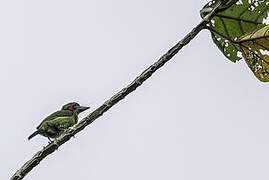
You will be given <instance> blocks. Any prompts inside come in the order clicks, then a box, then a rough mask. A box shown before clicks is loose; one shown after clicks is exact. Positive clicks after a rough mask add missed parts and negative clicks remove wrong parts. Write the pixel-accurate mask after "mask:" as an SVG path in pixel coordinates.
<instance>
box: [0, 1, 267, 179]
mask: <svg viewBox="0 0 269 180" xmlns="http://www.w3.org/2000/svg"><path fill="white" fill-rule="evenodd" d="M206 2H207V1H206V0H188V1H180V0H158V1H156V0H147V1H145V0H127V1H126V0H91V1H87V0H76V1H72V0H47V1H40V0H39V1H37V0H25V1H22V0H9V1H1V6H0V22H1V28H0V39H1V41H0V59H1V66H0V83H1V93H0V99H1V103H0V109H1V122H2V123H1V131H0V136H1V138H2V141H1V148H0V160H1V162H0V179H9V178H10V177H11V176H12V175H13V173H15V171H16V170H17V169H18V168H20V167H21V165H22V164H23V163H25V162H26V161H27V160H29V159H30V158H31V157H32V156H33V155H34V154H35V153H36V152H37V151H38V150H40V149H41V148H42V147H43V146H45V145H47V142H48V141H47V139H46V138H44V137H41V136H38V137H35V138H34V139H32V140H31V141H28V140H27V137H28V136H29V135H30V134H31V133H32V132H33V131H34V130H35V128H36V126H37V125H38V124H39V123H40V121H42V120H43V118H45V117H46V116H47V115H49V114H50V113H52V112H54V111H56V110H58V109H60V108H61V106H62V105H63V104H65V103H67V102H70V101H77V102H79V103H80V104H82V105H89V106H91V110H90V111H92V110H94V109H95V108H97V107H98V106H99V105H101V104H102V103H103V102H104V101H105V100H107V99H108V98H110V97H111V96H112V95H113V94H115V93H116V92H117V91H119V90H120V89H121V88H123V87H125V86H126V85H127V84H128V83H129V82H131V81H132V80H133V79H134V78H135V77H136V76H137V75H138V74H140V73H141V72H142V71H143V70H144V69H145V68H147V67H148V66H149V65H150V64H152V63H153V62H155V61H156V60H157V59H158V58H159V57H160V56H161V55H162V54H163V53H165V52H166V51H167V50H168V49H169V48H170V47H172V45H174V44H175V43H176V42H177V41H178V40H180V39H181V38H183V37H184V36H185V34H186V33H188V32H189V31H190V30H191V29H192V28H193V27H194V26H195V25H196V24H198V23H199V22H200V20H201V19H200V17H199V10H200V9H201V8H202V7H203V5H204V4H206ZM268 92H269V83H267V84H265V83H261V82H259V81H258V80H257V79H256V78H255V77H254V75H253V74H252V72H251V71H250V69H249V68H248V67H247V65H246V64H245V62H244V61H240V62H238V63H236V64H234V63H232V62H230V61H229V60H228V59H226V58H225V57H224V56H223V55H222V54H221V52H220V51H219V50H218V48H217V47H216V46H215V45H214V44H213V42H212V40H211V39H210V35H209V33H208V32H207V31H203V32H201V33H200V34H199V35H198V37H197V38H195V39H194V40H193V41H192V42H191V43H190V44H189V45H188V46H186V47H184V48H183V49H182V51H180V53H178V54H177V55H176V56H175V57H174V58H173V60H172V61H171V62H169V63H168V64H166V65H165V66H164V67H163V68H162V69H161V70H160V71H158V72H156V74H154V76H152V77H151V78H150V79H149V80H148V81H146V83H144V84H143V85H142V87H140V88H138V89H137V91H135V92H134V93H132V94H131V95H129V96H128V97H127V98H125V99H124V100H123V101H121V102H120V103H118V104H117V105H116V106H114V107H113V108H112V109H111V110H109V111H108V112H107V113H105V114H104V116H102V117H101V118H99V119H98V120H96V121H95V122H94V123H93V124H91V125H90V126H89V127H88V128H86V129H85V130H84V131H82V132H81V133H79V134H77V135H76V138H72V139H71V140H70V141H69V142H68V143H66V144H65V145H63V146H62V147H60V149H59V150H58V151H57V152H55V153H53V154H52V155H50V156H49V157H47V158H46V159H45V160H43V161H42V162H41V164H40V165H38V166H37V167H36V168H34V169H33V170H32V171H31V172H30V173H29V174H28V175H27V177H26V178H25V179H27V180H47V179H70V180H71V179H92V180H107V179H112V180H114V179H117V180H126V179H128V180H138V179H139V180H148V179H154V180H163V179H169V180H179V179H180V180H216V179H217V180H227V179H229V180H239V179H244V180H253V179H259V180H268V179H269V174H268V170H269V153H268V152H269V131H268V128H269V121H268V120H269V117H268V107H269V106H268V102H269V96H268ZM90 111H87V112H85V113H83V114H82V115H81V116H80V117H83V116H86V115H87V114H88V113H89V112H90Z"/></svg>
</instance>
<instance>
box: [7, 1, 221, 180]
mask: <svg viewBox="0 0 269 180" xmlns="http://www.w3.org/2000/svg"><path fill="white" fill-rule="evenodd" d="M219 5H220V4H219ZM216 10H217V8H215V9H214V11H213V12H211V13H210V15H209V16H207V18H206V20H203V21H202V22H201V23H199V24H198V25H197V26H196V27H195V28H193V30H192V31H191V32H190V33H189V34H187V35H186V36H185V37H184V38H183V39H182V40H181V41H179V42H178V43H177V44H176V45H175V46H174V47H172V48H171V49H170V50H169V51H168V52H167V53H166V54H164V55H163V56H162V57H161V58H160V59H159V60H158V61H157V62H155V63H154V64H152V65H151V66H150V67H149V68H147V69H146V70H145V71H144V72H143V73H142V74H141V75H139V76H138V77H137V78H135V80H134V81H133V82H131V83H130V84H129V85H128V86H127V87H125V88H123V89H122V90H121V91H119V92H118V93H117V94H116V95H114V96H113V97H111V98H110V99H109V100H107V101H106V102H105V103H104V104H103V105H101V106H100V107H99V108H97V109H96V110H95V111H93V112H92V113H91V114H89V115H88V116H87V117H85V118H83V119H82V120H81V121H80V122H79V123H78V124H76V125H75V126H73V127H72V129H68V130H67V131H66V132H64V133H63V134H62V135H61V136H60V137H59V138H57V139H55V140H54V141H53V142H52V143H51V144H49V145H47V146H46V147H44V148H43V149H42V150H40V151H39V152H37V153H36V154H35V155H34V156H33V157H32V158H31V159H30V160H29V161H27V162H26V163H25V164H24V165H23V166H22V167H21V168H20V169H19V170H18V171H17V172H16V173H15V174H14V175H13V176H12V178H11V180H21V179H23V178H24V177H25V175H26V174H27V173H29V172H30V171H31V170H32V169H33V168H34V167H35V166H37V165H38V164H39V163H40V162H41V161H42V160H43V159H44V158H45V157H47V156H48V155H49V154H51V153H53V152H54V151H55V150H56V149H58V147H60V146H61V145H62V144H64V143H65V142H67V141H68V140H69V139H70V138H71V137H72V136H74V135H75V134H77V133H78V132H80V131H81V130H83V129H84V128H85V127H86V126H88V125H89V124H91V123H92V122H93V121H94V120H96V119H97V118H98V117H100V116H102V115H103V113H105V112H106V111H107V110H109V109H110V108H111V107H112V106H113V105H115V104H116V103H118V102H119V101H120V100H122V99H123V98H124V97H125V96H127V95H128V94H130V93H131V92H133V91H134V90H135V89H136V88H137V87H139V86H141V85H142V83H143V82H144V81H146V80H147V79H148V78H149V77H150V76H151V75H152V74H153V73H154V72H155V71H156V70H157V69H159V68H161V67H162V66H163V65H164V64H165V63H166V62H168V61H169V60H170V59H171V58H172V57H173V56H174V55H175V54H177V53H178V51H179V50H180V49H181V48H182V47H184V46H185V45H187V44H188V43H189V42H190V41H191V40H192V39H193V38H194V37H195V36H196V35H197V34H198V33H199V32H200V31H201V30H202V29H204V28H205V27H206V24H207V23H208V22H209V21H210V20H211V19H212V17H213V16H214V14H215V11H216Z"/></svg>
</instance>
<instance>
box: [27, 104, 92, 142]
mask: <svg viewBox="0 0 269 180" xmlns="http://www.w3.org/2000/svg"><path fill="white" fill-rule="evenodd" d="M89 108H90V107H86V106H80V105H79V104H78V103H76V102H70V103H68V104H65V105H64V106H63V107H62V109H61V110H60V111H56V112H54V113H52V114H51V115H49V116H48V117H46V118H45V119H44V120H43V121H42V122H41V123H40V124H39V126H37V128H36V131H35V132H33V133H32V134H31V135H30V136H29V137H28V140H30V139H32V138H33V137H35V136H36V135H42V136H44V137H47V138H48V139H49V141H50V142H52V140H51V138H57V137H59V136H60V135H61V134H62V133H63V132H64V130H66V129H68V128H70V127H72V126H73V125H75V124H76V123H77V122H78V114H79V113H81V112H83V111H85V110H87V109H89Z"/></svg>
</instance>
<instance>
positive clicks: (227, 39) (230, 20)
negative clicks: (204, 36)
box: [201, 0, 269, 62]
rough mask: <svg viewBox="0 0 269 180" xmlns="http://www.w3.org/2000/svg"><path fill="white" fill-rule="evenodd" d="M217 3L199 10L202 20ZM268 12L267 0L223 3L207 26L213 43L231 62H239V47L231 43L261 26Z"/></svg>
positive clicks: (214, 2)
mask: <svg viewBox="0 0 269 180" xmlns="http://www.w3.org/2000/svg"><path fill="white" fill-rule="evenodd" d="M217 2H218V1H217V0H214V1H211V2H209V3H208V4H207V5H205V7H204V8H203V9H202V10H201V17H202V18H204V17H205V16H206V13H207V12H208V10H209V9H210V8H211V9H212V8H214V6H215V5H216V3H217ZM268 12H269V1H268V0H241V1H237V2H236V3H235V1H233V0H226V1H223V5H222V6H221V7H220V8H219V10H218V12H217V14H216V15H215V16H214V18H213V19H212V20H211V22H210V23H209V24H208V28H209V29H210V31H211V36H212V39H213V41H214V43H215V44H216V45H217V46H218V48H219V49H220V50H221V51H222V53H223V54H224V55H225V56H226V57H227V58H228V59H230V60H231V61H233V62H236V61H237V60H240V59H241V57H240V55H239V53H238V52H240V47H239V46H238V44H236V43H233V41H235V40H237V39H238V38H239V37H241V36H243V35H244V34H246V33H248V32H250V31H252V30H253V29H255V28H256V26H257V25H259V24H262V22H263V20H264V19H266V18H267V17H268Z"/></svg>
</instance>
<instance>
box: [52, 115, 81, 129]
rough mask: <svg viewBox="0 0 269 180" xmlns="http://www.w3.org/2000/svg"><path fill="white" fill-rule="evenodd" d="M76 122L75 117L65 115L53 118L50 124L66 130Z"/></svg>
mask: <svg viewBox="0 0 269 180" xmlns="http://www.w3.org/2000/svg"><path fill="white" fill-rule="evenodd" d="M75 123H76V121H75V119H74V118H73V117H72V116H65V117H56V118H54V119H53V120H51V121H49V123H48V125H49V126H50V127H52V128H55V129H57V130H60V131H61V130H65V129H67V128H69V127H71V126H73V125H74V124H75Z"/></svg>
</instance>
